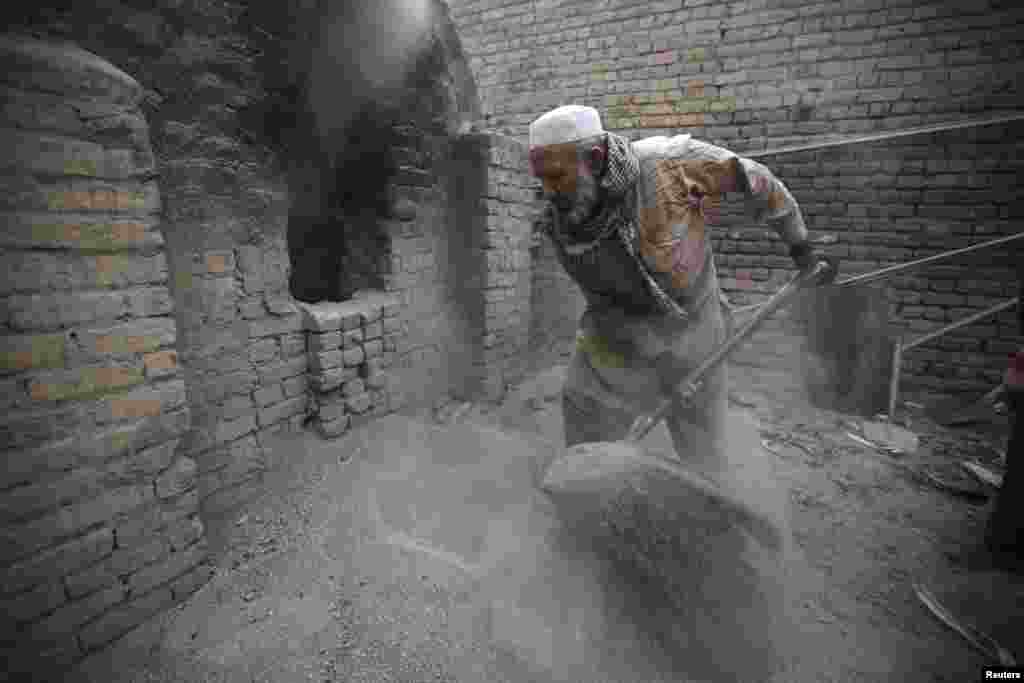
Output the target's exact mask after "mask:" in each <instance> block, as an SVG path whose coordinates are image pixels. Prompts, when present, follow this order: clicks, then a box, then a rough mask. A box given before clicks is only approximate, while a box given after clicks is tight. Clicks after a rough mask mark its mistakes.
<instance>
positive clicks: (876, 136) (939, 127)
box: [744, 113, 1024, 159]
mask: <svg viewBox="0 0 1024 683" xmlns="http://www.w3.org/2000/svg"><path fill="white" fill-rule="evenodd" d="M1021 120H1024V114H1021V113H1014V114H1008V115H1006V116H995V117H990V118H985V119H972V120H967V121H954V122H946V123H934V124H931V125H927V126H917V127H915V128H902V129H900V130H892V131H885V132H883V133H869V134H867V135H855V136H850V137H842V138H833V139H831V140H823V141H819V142H811V143H804V144H796V145H792V146H790V147H777V148H775V149H766V150H762V151H759V152H755V151H750V152H744V156H747V157H750V158H752V159H756V158H758V157H769V156H777V155H782V154H792V153H794V152H815V151H818V150H821V149H827V148H829V147H842V146H847V145H859V144H864V143H872V142H884V141H886V140H893V139H895V138H905V137H910V136H914V135H931V134H933V133H945V132H947V131H951V130H961V129H964V128H976V127H979V126H992V125H997V124H1000V123H1013V122H1015V121H1021Z"/></svg>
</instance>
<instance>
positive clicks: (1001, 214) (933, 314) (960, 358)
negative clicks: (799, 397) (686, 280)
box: [714, 120, 1024, 391]
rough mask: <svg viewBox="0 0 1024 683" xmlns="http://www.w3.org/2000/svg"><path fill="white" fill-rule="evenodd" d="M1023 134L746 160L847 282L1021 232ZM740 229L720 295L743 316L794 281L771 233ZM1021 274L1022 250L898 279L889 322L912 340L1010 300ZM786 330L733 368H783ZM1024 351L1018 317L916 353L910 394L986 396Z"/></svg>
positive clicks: (724, 234) (912, 138)
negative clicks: (792, 204)
mask: <svg viewBox="0 0 1024 683" xmlns="http://www.w3.org/2000/svg"><path fill="white" fill-rule="evenodd" d="M1022 126H1024V121H1021V120H1016V121H1007V122H1004V123H995V124H988V125H972V126H967V127H962V128H954V129H947V130H940V131H937V132H923V133H917V134H911V135H906V136H900V137H896V138H888V139H881V140H876V141H868V142H858V143H852V144H842V145H836V146H830V147H824V148H820V149H816V150H809V151H789V152H787V151H784V150H780V151H776V152H771V151H769V152H761V153H756V154H751V156H752V157H754V158H756V159H757V160H758V161H760V162H761V163H763V164H765V165H766V166H768V167H769V168H771V169H772V170H773V171H774V172H776V173H777V174H778V176H779V177H780V178H781V179H782V180H783V182H785V183H786V184H787V186H788V187H790V188H791V189H792V191H793V194H794V196H795V197H797V199H798V201H800V203H801V207H802V208H803V210H804V212H805V216H806V218H807V220H808V225H809V227H810V228H811V231H812V236H813V237H816V238H821V239H823V240H824V241H826V242H827V245H826V246H825V248H826V249H828V250H829V251H830V252H831V253H834V254H836V255H837V256H839V257H840V258H841V259H842V276H841V277H848V276H851V275H855V274H858V273H862V272H867V271H872V270H876V269H879V268H883V267H886V266H890V265H895V264H898V263H904V262H907V261H911V260H914V259H918V258H923V257H925V256H931V255H933V254H937V253H940V252H942V251H948V250H953V249H958V248H962V247H965V246H967V245H969V244H974V243H978V242H983V241H986V240H990V239H994V238H996V237H1000V236H1004V235H1011V234H1015V233H1018V232H1020V231H1021V229H1022V228H1021V226H1020V224H1019V223H1018V222H1017V221H1016V220H1015V217H1016V216H1019V215H1020V214H1021V211H1022V209H1024V205H1022V203H1021V200H1020V199H1019V197H1018V195H1017V192H1016V190H1015V186H1016V182H1017V179H1018V178H1019V177H1020V173H1021V171H1022V167H1021V161H1020V159H1021V149H1022V147H1024V138H1022V135H1021V133H1022ZM734 208H735V207H734ZM745 223H746V221H744V219H743V218H742V217H741V216H740V215H739V214H738V212H736V211H735V210H733V211H726V212H723V221H722V224H721V225H720V226H717V228H716V231H715V237H714V245H715V246H714V248H715V251H716V254H717V258H718V263H719V264H720V278H721V281H722V284H723V287H724V288H725V290H726V291H727V292H728V293H729V295H730V298H731V299H732V300H733V301H734V302H735V303H737V304H739V305H743V304H747V303H754V302H756V301H758V300H761V299H763V298H765V296H766V295H767V293H770V292H771V291H774V289H776V288H777V287H778V286H779V284H780V282H781V281H782V280H784V279H785V278H787V277H788V276H789V275H790V274H791V272H792V271H791V270H790V268H791V263H790V261H789V259H788V257H787V256H786V255H785V246H784V245H783V244H782V243H781V242H780V241H779V240H778V239H777V238H776V237H774V235H773V234H772V233H771V231H770V230H768V231H766V230H765V229H762V228H750V227H744V224H745ZM1022 262H1024V245H1019V244H1018V245H1017V246H1013V245H1007V246H1006V247H1001V248H996V249H993V250H986V251H982V252H979V253H975V254H969V255H966V256H961V257H958V258H955V259H952V260H950V261H948V262H943V263H941V264H936V265H932V266H927V267H926V268H924V269H921V270H919V271H917V272H914V273H910V274H907V275H905V276H899V277H894V278H892V279H891V280H889V281H888V284H889V287H888V293H887V296H888V298H889V300H890V302H891V307H890V311H891V320H892V321H893V323H894V324H895V325H896V326H897V331H902V333H903V334H904V335H905V337H906V338H907V339H908V340H910V339H914V338H917V337H918V336H920V335H922V334H926V333H928V332H930V331H932V330H935V329H937V328H939V327H941V326H943V325H946V324H949V323H951V322H954V321H956V320H960V319H962V318H965V317H967V316H969V315H971V314H974V313H977V312H978V311H980V310H982V309H985V308H988V307H990V306H992V305H993V304H996V303H999V302H1001V301H1005V300H1007V299H1010V298H1013V297H1014V296H1016V294H1017V287H1018V284H1017V277H1018V275H1017V270H1016V267H1017V265H1018V264H1020V263H1022ZM782 317H783V316H780V318H782ZM813 324H823V323H822V321H814V323H813ZM785 328H786V326H785V325H783V324H782V323H779V324H776V325H768V326H767V327H766V332H765V333H763V334H760V335H759V341H760V343H759V344H755V345H754V346H753V347H752V348H751V349H750V350H749V351H748V352H745V353H743V354H740V356H739V357H738V358H737V360H738V361H740V362H747V363H757V364H764V363H765V361H766V358H773V357H778V356H780V355H781V354H778V353H772V348H775V349H786V348H791V344H792V343H793V340H792V338H791V337H790V342H788V343H787V342H786V341H785V340H786V339H787V336H788V335H789V332H788V331H787V329H785ZM1021 342H1022V340H1021V339H1020V338H1019V336H1018V331H1017V323H1016V312H1015V311H1014V310H1012V309H1011V310H1009V311H1006V312H1004V313H1001V314H999V315H996V316H993V317H991V318H987V319H985V320H982V321H979V322H977V323H975V324H973V325H971V326H969V327H965V328H962V329H961V330H958V331H956V332H952V333H949V334H948V335H946V336H943V337H940V338H938V339H936V340H934V341H933V342H930V343H928V344H925V345H923V346H921V347H919V348H918V349H916V350H914V351H911V352H909V353H908V355H907V357H906V360H905V362H904V368H903V378H904V384H905V385H906V386H907V388H908V389H912V388H915V387H916V388H920V389H929V390H936V389H941V390H944V391H973V390H986V389H987V388H989V387H991V386H992V384H993V383H998V382H999V381H1000V378H1001V375H1002V372H1003V371H1004V369H1005V366H1006V357H1007V355H1008V354H1009V353H1011V352H1012V351H1013V350H1015V349H1016V348H1017V346H1018V345H1019V344H1020V343H1021ZM779 360H780V361H783V362H784V359H781V358H780V359H779Z"/></svg>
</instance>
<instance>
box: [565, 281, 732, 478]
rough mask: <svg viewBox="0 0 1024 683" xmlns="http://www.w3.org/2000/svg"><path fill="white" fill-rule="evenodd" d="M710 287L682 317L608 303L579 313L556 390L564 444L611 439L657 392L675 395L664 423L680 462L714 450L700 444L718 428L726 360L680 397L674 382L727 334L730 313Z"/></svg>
mask: <svg viewBox="0 0 1024 683" xmlns="http://www.w3.org/2000/svg"><path fill="white" fill-rule="evenodd" d="M712 290H713V291H711V292H710V293H709V295H708V296H707V298H706V299H705V301H704V303H703V304H702V305H701V306H700V308H699V309H698V315H697V316H696V319H695V320H691V321H689V322H685V323H684V322H681V321H674V320H671V319H669V318H665V317H658V316H633V315H629V314H627V313H624V312H622V311H620V310H616V309H588V310H587V311H586V312H585V313H584V314H583V316H582V318H581V320H580V323H579V331H578V333H577V340H576V341H577V343H576V349H575V351H574V353H573V356H572V360H571V361H570V364H569V369H568V373H567V377H566V383H565V387H564V390H563V399H562V407H563V413H564V419H565V442H566V446H567V447H570V446H573V445H575V444H578V443H583V442H593V441H616V440H619V439H621V438H622V437H623V436H625V434H626V432H627V431H628V429H629V427H630V425H631V424H632V422H633V420H634V419H635V418H636V417H637V416H639V415H641V414H643V413H648V412H651V411H653V410H655V409H656V408H657V405H658V402H659V400H660V399H661V398H663V397H665V396H675V397H676V401H675V405H674V406H673V408H672V410H671V411H670V412H669V414H668V415H667V416H666V419H665V423H666V426H667V427H668V430H669V433H670V434H671V436H672V441H673V445H674V447H675V451H676V454H677V455H678V457H679V458H680V459H681V460H682V461H684V462H686V461H691V460H692V459H693V458H698V459H704V458H706V457H714V453H713V452H710V453H708V452H706V451H707V450H708V448H709V447H710V448H711V450H712V451H714V450H715V449H716V448H717V445H718V444H719V443H720V441H721V438H720V437H721V436H722V434H723V430H724V429H725V420H726V415H727V410H728V388H727V369H726V364H725V363H723V364H722V365H720V366H719V367H718V368H716V369H715V370H714V371H713V372H712V373H711V374H710V375H709V376H708V377H707V378H706V380H705V382H704V385H703V387H702V389H701V390H700V391H699V392H698V394H697V396H695V397H694V399H693V400H692V401H691V402H690V403H689V404H688V405H684V403H683V402H682V401H681V400H680V399H679V398H678V388H677V387H676V386H675V385H676V384H678V382H679V380H681V379H682V378H683V377H684V376H685V374H686V373H687V372H688V371H689V370H691V369H692V368H694V367H695V366H696V365H697V364H699V363H700V361H701V360H703V359H704V358H705V356H707V354H709V353H710V352H711V351H713V350H714V349H715V348H717V347H718V346H719V345H721V344H722V343H723V342H724V341H725V340H726V338H727V335H728V334H729V328H730V325H731V320H730V314H729V313H727V312H726V311H725V310H724V309H723V306H722V302H721V299H720V295H719V291H718V288H717V286H715V287H713V288H712Z"/></svg>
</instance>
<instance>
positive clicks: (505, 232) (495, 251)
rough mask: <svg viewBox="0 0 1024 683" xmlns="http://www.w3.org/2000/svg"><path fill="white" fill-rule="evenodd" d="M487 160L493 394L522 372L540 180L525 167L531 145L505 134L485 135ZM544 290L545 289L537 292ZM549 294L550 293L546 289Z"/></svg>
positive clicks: (489, 380)
mask: <svg viewBox="0 0 1024 683" xmlns="http://www.w3.org/2000/svg"><path fill="white" fill-rule="evenodd" d="M480 143H481V144H482V145H483V147H484V150H485V153H486V155H487V156H486V160H487V169H486V174H487V186H486V191H485V194H484V198H485V199H484V202H485V208H486V211H487V217H486V219H485V225H484V228H485V230H486V232H485V233H484V234H485V239H484V240H483V254H482V257H483V261H484V265H485V273H486V275H485V280H484V285H483V297H484V308H485V326H484V338H483V346H484V366H485V367H486V384H485V386H487V387H488V389H487V391H486V392H485V393H487V394H488V395H494V393H495V392H496V391H497V390H498V388H499V387H500V388H502V390H503V388H504V386H505V385H507V384H514V383H516V382H517V381H519V380H521V379H522V378H523V374H524V372H525V371H526V368H527V365H526V361H527V360H528V359H527V354H528V353H529V352H530V334H531V331H532V329H533V328H532V326H531V325H532V322H533V312H532V311H531V305H532V304H533V302H534V300H535V297H534V296H533V287H534V284H535V283H534V281H533V277H532V273H533V265H532V257H531V253H530V247H531V237H532V236H531V224H532V221H531V219H532V218H533V216H534V215H535V213H536V211H537V208H538V206H537V204H538V202H537V200H536V199H535V197H534V186H535V185H536V182H534V181H533V179H532V178H531V177H530V176H529V174H528V173H527V172H526V169H527V168H528V164H527V155H526V152H527V150H526V146H525V145H524V144H522V143H521V142H520V141H518V140H516V139H514V138H510V137H507V136H504V135H500V134H494V133H490V134H486V135H483V136H482V137H481V140H480ZM538 294H540V293H538ZM544 294H545V296H546V295H548V294H550V293H544Z"/></svg>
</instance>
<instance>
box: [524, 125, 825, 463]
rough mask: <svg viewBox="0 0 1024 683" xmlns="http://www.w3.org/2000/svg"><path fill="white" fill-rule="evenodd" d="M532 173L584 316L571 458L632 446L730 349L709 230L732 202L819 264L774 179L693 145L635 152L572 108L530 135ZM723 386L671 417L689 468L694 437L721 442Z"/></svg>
mask: <svg viewBox="0 0 1024 683" xmlns="http://www.w3.org/2000/svg"><path fill="white" fill-rule="evenodd" d="M530 161H531V165H532V171H533V174H534V175H535V176H536V177H537V178H539V179H540V180H541V182H542V184H543V190H544V194H545V197H546V198H547V199H549V201H550V205H549V206H548V207H547V211H546V212H545V215H544V216H543V217H542V220H541V221H540V224H541V227H542V228H543V230H544V231H545V232H546V233H547V235H548V236H549V237H550V238H551V241H552V243H553V244H554V246H555V249H556V252H557V255H558V258H559V260H560V262H561V264H562V266H563V267H564V268H565V270H566V272H567V273H568V274H569V276H570V277H572V279H573V280H574V281H575V282H576V283H577V284H578V285H579V287H580V289H581V290H582V291H583V295H584V297H585V299H586V302H587V310H586V312H585V313H584V315H583V318H582V320H581V321H580V330H579V334H578V337H577V342H578V343H577V348H576V351H575V353H574V355H573V358H572V361H571V363H570V366H569V372H568V377H567V381H566V386H565V389H564V394H563V396H564V397H563V408H564V413H565V440H566V445H567V446H572V445H575V444H578V443H583V442H591V441H614V440H617V439H620V438H622V436H623V435H624V434H625V433H626V431H627V430H628V428H629V426H630V424H631V423H632V421H633V419H634V418H635V417H636V416H637V415H639V414H641V413H644V412H647V411H648V410H649V409H651V408H653V406H654V405H655V402H656V401H657V399H658V398H659V396H658V394H659V391H660V392H662V393H664V394H672V393H674V392H675V390H676V389H675V387H674V386H673V383H674V382H678V381H679V380H680V379H681V374H680V373H681V372H685V370H686V369H687V368H690V367H693V366H694V365H696V364H697V363H698V362H699V361H700V360H702V358H703V357H704V356H705V355H707V354H708V353H709V352H711V351H712V350H713V349H714V348H715V347H716V346H718V345H720V344H721V343H722V342H723V341H724V340H725V338H726V334H727V327H728V320H727V318H728V313H727V312H726V311H725V310H724V307H723V297H722V295H721V293H720V290H719V284H718V278H717V274H716V272H715V263H714V259H713V257H712V253H711V248H710V239H709V236H708V235H707V232H706V228H705V225H706V224H707V223H713V222H714V220H715V216H716V214H717V212H718V207H719V205H720V202H721V198H722V195H723V194H725V193H726V192H737V193H739V194H741V195H742V196H743V197H744V199H745V201H746V205H747V209H748V212H749V213H750V215H751V217H752V218H753V219H755V220H757V221H759V222H765V223H767V224H768V225H769V226H770V227H772V228H774V229H775V231H776V232H777V233H778V234H779V235H780V236H781V237H782V239H783V240H785V241H786V242H787V243H788V244H789V245H790V246H789V251H790V254H791V256H792V257H793V260H794V261H795V263H796V265H797V266H798V267H799V268H801V269H806V268H808V267H810V266H811V265H812V264H813V263H814V262H815V260H816V259H818V258H820V257H821V256H820V255H819V254H818V253H816V252H815V250H813V249H812V248H811V247H810V245H809V243H808V241H807V229H806V227H805V225H804V221H803V217H802V215H801V212H800V209H799V207H798V206H797V203H796V201H795V200H794V199H793V197H792V195H791V194H790V192H789V191H788V190H787V189H786V187H785V186H784V185H783V184H782V183H781V182H780V181H779V180H778V179H777V178H775V176H774V175H772V173H771V172H770V171H769V170H768V169H766V168H765V167H764V166H762V165H761V164H759V163H757V162H755V161H752V160H750V159H744V158H742V157H739V156H737V155H735V154H733V153H731V152H729V151H728V150H726V149H723V148H721V147H716V146H714V145H711V144H707V143H705V142H701V141H698V140H696V139H694V138H692V137H690V136H689V135H679V136H675V137H671V138H669V137H652V138H647V139H645V140H641V141H639V142H635V143H630V142H629V141H627V140H626V139H624V138H622V137H620V136H618V135H616V134H614V133H609V132H606V131H605V130H604V129H603V128H602V125H601V119H600V116H599V114H598V112H597V111H596V110H595V109H592V108H590V107H582V106H576V105H569V106H563V107H559V108H557V109H555V110H553V111H550V112H548V113H547V114H545V115H543V116H541V117H540V118H538V119H537V120H536V121H534V122H533V123H532V124H531V125H530ZM725 384H726V370H725V366H724V364H723V365H720V366H719V367H718V368H717V369H716V370H715V371H714V372H713V373H712V374H711V375H710V376H709V377H708V378H707V381H706V382H705V383H704V389H703V390H702V391H701V392H700V393H699V395H698V396H697V397H696V400H695V401H693V402H691V405H690V406H684V405H681V404H680V405H679V406H677V407H676V409H674V410H672V411H671V412H670V413H669V414H668V416H667V418H666V423H667V426H668V429H669V432H670V434H671V436H672V440H673V442H674V446H675V450H676V453H677V455H678V456H679V458H680V459H681V460H684V461H686V460H687V459H689V458H692V457H694V446H695V443H694V430H695V429H697V430H699V431H700V432H702V433H703V434H704V435H706V436H707V437H709V438H710V440H711V441H712V442H713V443H717V442H719V439H718V438H717V437H718V436H719V435H721V433H722V430H723V429H724V426H725V425H724V421H723V420H724V418H725V413H726V408H727V392H726V385H725Z"/></svg>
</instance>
